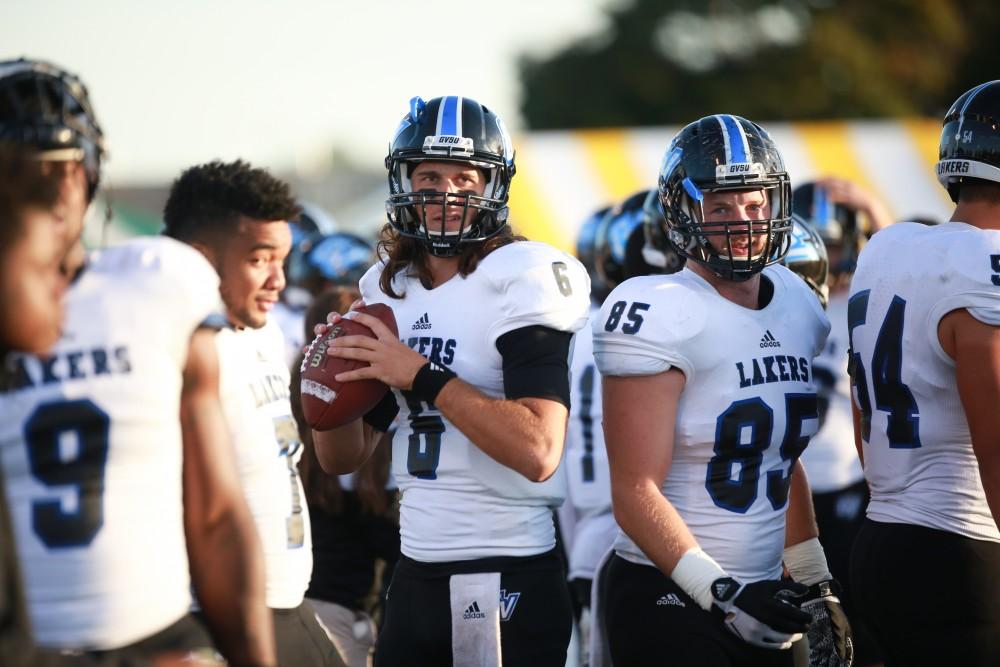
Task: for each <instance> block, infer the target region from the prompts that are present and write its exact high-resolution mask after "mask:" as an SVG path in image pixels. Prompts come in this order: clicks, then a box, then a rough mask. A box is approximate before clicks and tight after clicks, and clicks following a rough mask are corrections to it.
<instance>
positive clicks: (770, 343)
mask: <svg viewBox="0 0 1000 667" xmlns="http://www.w3.org/2000/svg"><path fill="white" fill-rule="evenodd" d="M760 346H761V347H781V343H779V342H778V339H777V338H775V337H774V334H773V333H771V330H770V329H767V330H766V331H765V332H764V337H763V338H761V339H760Z"/></svg>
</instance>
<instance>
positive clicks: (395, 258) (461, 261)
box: [377, 223, 528, 299]
mask: <svg viewBox="0 0 1000 667" xmlns="http://www.w3.org/2000/svg"><path fill="white" fill-rule="evenodd" d="M527 240H528V239H527V238H525V237H524V236H518V235H515V234H514V232H513V230H511V228H510V225H504V228H503V229H501V230H500V231H499V232H498V233H497V234H496V236H493V237H491V238H489V239H487V240H485V241H483V242H482V243H469V244H466V245H463V246H462V251H461V252H460V253H459V254H458V255H456V257H458V274H459V275H460V276H462V277H463V278H464V277H465V276H467V275H469V274H470V273H472V272H473V271H475V270H476V267H477V266H479V262H481V261H482V259H483V257H486V256H487V255H488V254H490V253H491V252H493V251H494V250H496V249H497V248H502V247H503V246H505V245H508V244H510V243H514V242H516V241H527ZM377 254H378V257H379V259H382V260H384V261H385V264H384V266H383V267H382V273H381V275H379V279H378V286H379V287H380V288H381V289H382V291H383V292H384V293H385V294H386V295H388V296H391V297H392V298H394V299H402V298H403V295H402V294H399V293H397V292H396V290H394V289H393V287H392V279H393V277H394V276H395V275H396V274H397V273H399V272H400V271H402V270H404V269H406V270H408V271H410V272H411V275H415V276H416V277H417V278H419V279H420V284H421V285H423V286H424V288H425V289H432V288H433V287H434V283H433V282H431V270H430V267H429V266H428V264H427V258H428V257H429V256H430V255H429V253H428V252H427V248H426V247H425V246H424V244H423V243H421V242H420V241H419V240H417V239H413V238H409V237H406V236H402V235H400V234H399V233H398V232H397V231H396V230H395V229H393V227H392V225H390V224H389V223H386V224H385V226H384V227H382V231H381V232H380V233H379V240H378V246H377Z"/></svg>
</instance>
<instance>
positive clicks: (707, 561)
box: [670, 547, 727, 611]
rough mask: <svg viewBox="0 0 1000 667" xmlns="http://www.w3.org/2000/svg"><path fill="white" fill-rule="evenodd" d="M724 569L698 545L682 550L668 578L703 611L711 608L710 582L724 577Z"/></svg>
mask: <svg viewBox="0 0 1000 667" xmlns="http://www.w3.org/2000/svg"><path fill="white" fill-rule="evenodd" d="M725 576H727V575H726V571H725V570H723V569H722V567H721V566H720V565H719V564H718V563H716V562H715V560H713V558H712V557H711V556H709V555H708V554H707V553H705V552H704V551H702V550H701V548H700V547H692V548H690V549H688V550H687V551H686V552H684V555H683V556H681V559H680V560H679V561H677V566H676V567H675V568H674V571H673V572H671V573H670V578H671V579H673V581H674V583H675V584H677V585H678V586H680V587H681V590H683V591H684V592H685V593H687V594H688V595H690V596H691V599H693V600H694V601H695V602H697V603H698V605H699V606H700V607H701V608H702V609H704V610H705V611H709V610H710V609H711V608H712V582H713V581H715V580H716V579H719V578H720V577H725Z"/></svg>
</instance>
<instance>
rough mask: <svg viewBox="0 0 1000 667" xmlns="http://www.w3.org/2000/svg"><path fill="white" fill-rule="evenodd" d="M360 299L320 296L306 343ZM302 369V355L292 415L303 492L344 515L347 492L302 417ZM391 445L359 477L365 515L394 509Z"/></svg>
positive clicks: (349, 294)
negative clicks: (323, 462)
mask: <svg viewBox="0 0 1000 667" xmlns="http://www.w3.org/2000/svg"><path fill="white" fill-rule="evenodd" d="M360 296H361V295H360V294H359V293H358V291H357V290H356V289H354V288H353V287H333V288H331V289H329V290H327V291H325V292H322V293H320V294H319V296H317V297H316V299H315V300H314V301H313V303H312V305H311V306H310V307H309V310H308V312H307V313H306V318H305V329H306V340H312V338H313V327H315V326H316V325H317V324H321V323H323V322H326V315H327V313H330V312H333V311H336V312H338V313H346V312H347V309H348V308H350V307H351V304H352V303H354V301H355V300H356V299H358V298H360ZM301 366H302V355H299V358H298V359H296V361H295V364H294V365H293V366H292V369H291V371H292V380H291V394H292V396H291V399H292V415H293V416H294V417H295V421H296V423H297V424H298V426H299V437H300V439H301V440H302V446H303V452H302V458H301V459H300V460H299V475H300V476H301V478H302V488H303V490H304V491H305V494H306V502H307V503H308V504H309V506H310V507H318V508H320V509H322V510H323V511H325V512H327V513H328V514H340V513H342V512H343V511H345V509H346V507H345V504H344V490H343V488H342V487H341V486H340V480H339V478H338V477H337V475H330V474H327V473H326V472H324V471H323V469H322V468H321V467H320V464H319V459H318V458H316V445H315V443H313V439H312V429H310V428H309V425H308V424H307V423H306V420H305V416H304V415H303V413H302V396H301V393H300V389H299V385H300V384H301V380H302V377H301V375H302V372H301ZM386 435H388V434H386ZM390 442H391V437H386V438H383V441H382V442H379V444H378V446H377V447H376V448H375V452H374V453H373V454H372V455H371V457H369V459H368V460H367V461H365V462H364V464H362V466H361V467H360V468H358V470H357V472H356V473H355V476H354V488H355V491H356V493H357V497H358V504H359V505H360V509H361V511H362V512H363V513H365V514H373V515H384V514H386V513H387V512H388V511H389V510H390V509H392V507H391V497H390V494H387V493H386V490H385V486H386V482H387V481H388V480H389V455H390V449H389V446H390V445H389V443H390Z"/></svg>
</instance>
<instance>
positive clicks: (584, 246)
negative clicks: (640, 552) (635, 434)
mask: <svg viewBox="0 0 1000 667" xmlns="http://www.w3.org/2000/svg"><path fill="white" fill-rule="evenodd" d="M651 197H652V198H655V197H656V191H655V190H643V191H641V192H637V193H635V194H634V195H632V196H630V197H629V198H628V199H626V200H625V201H624V202H622V203H621V204H619V205H617V206H615V207H613V208H607V209H602V210H600V211H598V212H597V214H595V215H593V216H591V217H590V218H588V219H587V220H586V221H585V222H584V224H583V225H582V226H581V228H580V233H579V235H578V236H577V257H578V258H579V259H580V261H581V262H582V263H583V265H584V266H585V267H586V268H587V272H588V273H589V274H590V276H591V283H590V285H591V298H592V302H591V311H590V314H591V319H593V318H595V317H596V316H597V313H598V312H599V310H600V305H601V301H603V299H604V298H605V297H607V295H608V293H609V292H610V291H611V290H612V289H614V288H615V287H617V286H618V284H619V283H621V282H622V281H624V280H626V279H628V278H632V277H634V276H643V275H648V274H651V273H660V272H665V271H667V270H668V268H672V269H673V270H677V269H679V268H680V267H681V266H683V263H684V258H683V257H681V256H679V255H677V253H676V252H674V250H673V249H672V248H665V249H663V251H657V254H656V258H655V259H654V260H653V261H654V263H653V264H651V263H649V261H648V260H649V259H650V258H651V254H650V249H649V248H646V239H645V231H644V227H645V224H646V218H647V216H648V215H650V213H655V214H656V215H657V216H658V215H659V213H658V212H656V211H655V210H652V209H650V208H648V200H649V199H650V198H651ZM668 256H669V257H671V260H672V261H669V262H668V261H667V260H666V258H667V257H668ZM570 371H571V373H570V377H571V378H572V380H573V383H572V386H571V387H570V415H569V426H568V429H567V432H566V461H565V467H566V476H567V480H568V482H569V485H568V493H567V496H566V503H565V504H564V506H563V507H564V508H568V509H569V512H570V513H571V517H572V523H570V522H568V521H567V522H563V521H562V517H563V514H562V513H560V528H561V529H562V532H563V535H564V536H565V542H566V544H567V550H568V553H569V558H568V560H569V571H568V578H569V586H570V595H571V596H572V600H573V613H574V615H575V617H576V621H577V625H578V627H579V628H580V646H581V651H582V656H581V662H582V664H588V662H589V656H588V655H587V650H588V648H589V646H590V624H591V618H592V616H591V603H590V599H591V593H592V586H593V581H594V579H595V576H596V571H597V568H598V565H599V563H600V562H601V559H602V557H603V556H604V555H605V554H606V553H607V551H608V549H610V547H611V545H612V543H613V542H614V539H615V537H616V536H617V534H618V525H617V524H616V523H615V519H614V516H613V514H612V511H611V482H610V478H609V475H608V455H607V450H606V448H605V446H604V431H603V429H602V428H601V374H600V373H599V372H597V368H596V366H595V363H594V345H593V334H592V333H591V331H590V330H589V329H585V330H583V331H581V332H580V333H579V334H577V336H576V337H575V339H574V344H573V360H572V364H571V366H570ZM567 524H568V525H567Z"/></svg>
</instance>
